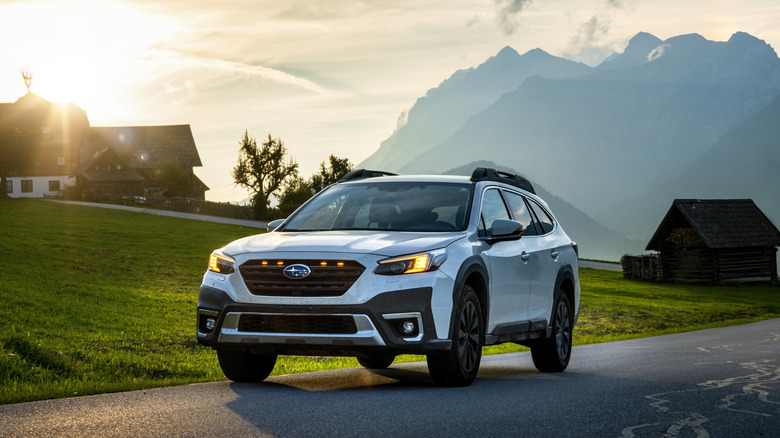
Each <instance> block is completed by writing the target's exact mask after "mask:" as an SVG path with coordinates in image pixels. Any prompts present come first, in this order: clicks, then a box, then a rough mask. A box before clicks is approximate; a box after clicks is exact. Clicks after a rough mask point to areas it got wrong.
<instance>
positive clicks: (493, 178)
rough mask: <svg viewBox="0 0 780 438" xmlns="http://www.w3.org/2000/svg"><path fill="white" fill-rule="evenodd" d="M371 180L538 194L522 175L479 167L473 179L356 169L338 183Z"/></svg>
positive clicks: (473, 174) (475, 170) (456, 176)
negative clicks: (488, 186) (489, 185)
mask: <svg viewBox="0 0 780 438" xmlns="http://www.w3.org/2000/svg"><path fill="white" fill-rule="evenodd" d="M367 179H370V180H372V181H375V182H389V181H394V182H402V181H408V182H428V181H430V182H450V183H469V184H472V183H473V184H476V183H479V182H494V183H501V184H506V185H508V186H511V187H514V188H519V189H522V190H525V191H526V192H528V193H531V194H534V195H535V194H536V191H535V190H534V187H533V185H532V184H531V182H530V181H528V179H526V178H524V177H522V176H520V175H512V174H510V173H506V172H501V171H498V170H496V169H492V168H483V167H477V168H476V169H474V172H473V173H472V175H471V178H468V177H465V176H458V175H396V174H394V173H390V172H385V171H382V170H368V169H355V170H352V171H350V172H348V173H347V174H346V175H344V176H343V177H342V178H341V179H340V180H339V181H338V182H339V183H342V184H343V183H350V182H354V181H363V180H367Z"/></svg>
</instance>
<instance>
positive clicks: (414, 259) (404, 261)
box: [374, 248, 447, 275]
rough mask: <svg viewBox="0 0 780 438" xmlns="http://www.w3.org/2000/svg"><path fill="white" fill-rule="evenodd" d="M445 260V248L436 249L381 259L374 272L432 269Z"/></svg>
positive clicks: (387, 273)
mask: <svg viewBox="0 0 780 438" xmlns="http://www.w3.org/2000/svg"><path fill="white" fill-rule="evenodd" d="M445 260H447V250H446V249H444V248H442V249H436V250H433V251H428V252H424V253H420V254H414V255H410V256H403V257H396V258H393V259H388V260H382V261H380V262H379V266H378V267H377V268H376V270H375V271H374V273H376V274H379V275H398V274H414V273H417V272H427V271H433V270H435V269H437V268H438V267H439V266H441V264H442V263H444V261H445Z"/></svg>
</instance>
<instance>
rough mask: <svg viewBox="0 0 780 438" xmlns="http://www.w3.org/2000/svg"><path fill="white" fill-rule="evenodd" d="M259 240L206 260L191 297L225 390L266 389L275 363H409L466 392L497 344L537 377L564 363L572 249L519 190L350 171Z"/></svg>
mask: <svg viewBox="0 0 780 438" xmlns="http://www.w3.org/2000/svg"><path fill="white" fill-rule="evenodd" d="M268 228H269V230H272V231H271V232H269V233H266V234H261V235H256V236H250V237H246V238H243V239H240V240H237V241H235V242H232V243H230V244H229V245H227V246H225V247H224V248H222V249H219V250H216V251H214V253H212V255H211V257H210V260H209V268H208V271H207V272H206V274H205V275H204V277H203V284H202V285H201V288H200V297H199V300H198V321H197V324H198V329H197V337H198V341H199V342H200V343H201V344H203V345H207V346H211V347H213V348H215V349H216V350H217V355H218V358H219V363H220V366H221V367H222V370H223V372H224V373H225V375H226V376H227V377H228V378H229V379H231V380H235V381H261V380H263V379H265V378H266V377H268V375H269V374H270V373H271V371H272V369H273V367H274V364H275V363H276V356H277V355H278V354H288V355H328V356H355V357H357V359H358V361H359V362H360V364H361V365H363V366H365V367H367V368H386V367H388V366H390V364H392V362H393V360H394V358H395V356H396V355H399V354H406V353H411V354H425V355H427V357H428V369H429V371H430V374H431V377H432V378H433V380H434V382H435V383H437V384H439V385H446V386H465V385H469V384H470V383H471V382H473V381H474V379H475V377H476V375H477V371H478V369H479V363H480V359H481V357H482V347H483V346H485V345H494V344H500V343H504V342H515V343H518V344H522V345H527V346H529V347H530V348H531V353H532V356H533V360H534V364H535V365H536V367H537V368H538V369H539V370H540V371H543V372H557V371H563V370H564V369H565V368H566V366H567V365H568V363H569V358H570V356H571V345H572V330H573V328H574V324H575V322H576V321H577V316H578V313H579V302H580V284H579V280H578V277H577V245H576V244H575V243H574V242H572V241H571V239H569V237H568V236H567V235H566V233H564V231H563V229H562V228H561V226H560V224H558V223H557V221H556V220H555V217H554V216H553V214H552V213H550V210H549V208H548V207H547V205H546V204H545V202H544V201H542V200H541V199H540V198H539V197H537V196H536V195H535V194H534V190H533V187H532V186H531V184H530V183H529V182H528V181H527V180H526V179H524V178H522V177H519V176H516V175H509V174H505V173H503V172H497V171H496V170H494V169H484V168H478V169H476V170H475V171H474V173H473V175H472V176H471V178H468V177H458V176H396V175H392V174H387V173H385V172H377V171H368V170H363V169H359V170H355V171H352V172H350V173H349V174H347V175H346V176H345V177H344V178H342V179H341V180H340V181H339V182H338V183H337V184H334V185H332V186H330V187H328V188H326V189H325V190H323V191H321V192H320V193H318V194H317V195H316V196H314V197H313V198H311V199H310V200H309V201H307V202H306V203H305V204H304V205H303V206H301V207H300V208H299V209H298V210H296V211H295V213H293V214H292V215H291V216H290V217H289V218H287V219H284V220H279V221H274V222H271V223H270V224H269V227H268Z"/></svg>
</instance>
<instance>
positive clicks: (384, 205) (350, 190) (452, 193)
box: [284, 182, 474, 232]
mask: <svg viewBox="0 0 780 438" xmlns="http://www.w3.org/2000/svg"><path fill="white" fill-rule="evenodd" d="M473 187H474V186H473V185H472V184H458V183H431V182H383V183H369V182H367V183H365V184H337V185H334V186H331V187H330V188H328V189H327V190H325V191H323V192H322V193H320V194H319V195H318V196H317V197H315V198H314V199H312V200H311V202H309V203H308V204H307V205H306V206H305V207H304V208H302V209H301V210H300V211H299V212H297V213H296V214H295V216H293V217H292V218H291V219H290V221H289V222H288V223H287V224H286V225H285V226H284V231H329V230H383V231H430V232H437V231H438V232H445V231H459V230H460V231H462V230H465V229H466V225H467V218H468V213H469V207H470V206H471V197H472V193H473Z"/></svg>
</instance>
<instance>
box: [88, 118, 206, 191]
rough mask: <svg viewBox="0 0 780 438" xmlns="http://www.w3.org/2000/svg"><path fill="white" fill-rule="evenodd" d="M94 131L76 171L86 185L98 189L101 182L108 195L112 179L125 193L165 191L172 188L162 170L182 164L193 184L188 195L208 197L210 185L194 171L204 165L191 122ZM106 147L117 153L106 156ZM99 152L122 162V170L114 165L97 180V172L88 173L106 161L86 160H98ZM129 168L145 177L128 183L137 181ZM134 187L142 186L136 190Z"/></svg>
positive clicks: (115, 162)
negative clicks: (166, 184)
mask: <svg viewBox="0 0 780 438" xmlns="http://www.w3.org/2000/svg"><path fill="white" fill-rule="evenodd" d="M91 133H92V141H91V142H89V143H87V144H85V145H84V146H83V147H82V148H81V152H80V156H81V161H82V167H80V168H79V170H78V172H76V174H75V176H76V177H77V179H78V180H79V181H80V183H83V184H85V185H84V188H85V189H87V190H94V185H95V184H97V185H99V186H100V187H99V190H97V191H99V192H100V194H102V195H105V194H106V193H110V190H109V191H108V192H107V189H110V187H111V183H116V184H115V187H117V188H119V187H122V188H123V189H122V190H120V192H121V193H119V192H117V194H121V195H144V196H148V195H149V194H150V193H153V192H159V193H164V192H166V191H168V190H169V189H170V188H168V187H161V186H160V182H161V181H160V177H161V173H164V171H165V169H169V168H178V169H181V170H182V171H183V172H184V175H181V177H182V178H184V179H186V180H188V181H189V185H190V186H191V187H190V190H188V192H189V193H188V195H189V196H188V197H190V198H194V199H205V198H206V190H208V189H209V188H208V187H207V186H206V185H205V184H204V183H203V182H202V181H201V180H200V179H199V178H198V177H197V176H196V175H195V173H194V172H193V168H194V167H200V166H203V163H202V162H201V160H200V155H199V154H198V148H197V147H196V146H195V140H194V139H193V137H192V130H191V129H190V125H168V126H116V127H93V128H91ZM106 150H111V151H113V154H109V155H108V156H105V155H106V152H104V151H106ZM98 155H104V157H103V160H104V161H105V160H109V159H110V160H113V161H112V162H113V164H114V166H117V165H118V166H120V169H121V170H122V172H117V171H116V168H114V171H111V172H107V173H106V172H104V173H103V174H101V177H100V181H99V182H98V181H96V180H94V177H95V175H87V173H94V172H95V166H97V165H98V164H104V165H105V164H106V163H104V162H100V163H95V164H93V165H92V166H89V165H84V164H85V163H89V162H91V161H94V160H95V159H96V158H97V156H98ZM110 160H109V161H110ZM123 164H124V167H122V165H123ZM127 170H132V171H133V172H134V174H135V175H138V176H140V177H141V178H142V180H141V181H140V184H137V185H136V186H133V185H130V184H128V183H130V182H132V181H130V180H131V179H132V180H133V181H135V177H133V176H131V175H130V173H128V172H126V171H127ZM112 178H113V179H112ZM133 187H137V188H139V189H140V190H133V189H132V188H133ZM128 191H129V192H132V193H129V192H128Z"/></svg>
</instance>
